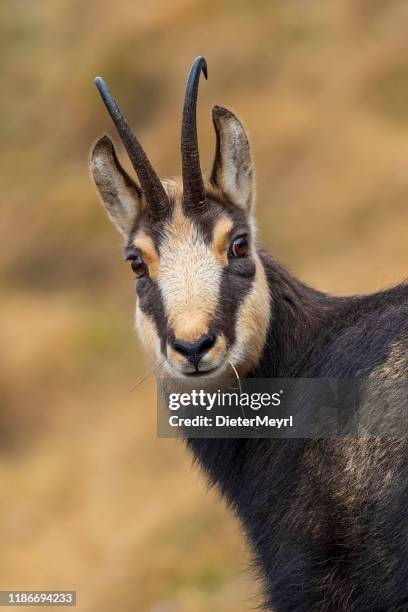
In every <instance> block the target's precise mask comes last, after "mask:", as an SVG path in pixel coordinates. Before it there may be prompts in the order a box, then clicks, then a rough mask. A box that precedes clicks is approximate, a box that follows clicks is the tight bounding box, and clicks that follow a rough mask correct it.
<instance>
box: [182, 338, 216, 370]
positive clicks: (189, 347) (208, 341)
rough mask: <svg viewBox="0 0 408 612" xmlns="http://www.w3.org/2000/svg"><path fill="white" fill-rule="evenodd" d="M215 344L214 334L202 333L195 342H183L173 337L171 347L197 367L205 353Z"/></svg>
mask: <svg viewBox="0 0 408 612" xmlns="http://www.w3.org/2000/svg"><path fill="white" fill-rule="evenodd" d="M214 344H215V336H209V335H204V336H201V338H199V339H198V340H197V341H196V342H184V341H183V340H179V339H178V338H175V340H173V348H174V350H176V351H178V352H179V353H181V354H182V355H184V357H186V358H187V359H188V360H189V362H190V363H192V364H193V366H194V367H195V368H196V370H197V369H198V364H199V363H200V360H201V359H202V357H204V355H205V353H206V352H207V351H209V350H210V348H211V347H212V346H214Z"/></svg>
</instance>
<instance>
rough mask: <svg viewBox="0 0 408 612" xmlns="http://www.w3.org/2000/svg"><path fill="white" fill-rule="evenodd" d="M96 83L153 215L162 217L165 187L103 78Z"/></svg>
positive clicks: (165, 209) (165, 200)
mask: <svg viewBox="0 0 408 612" xmlns="http://www.w3.org/2000/svg"><path fill="white" fill-rule="evenodd" d="M95 84H96V86H97V88H98V90H99V93H100V94H101V98H102V100H103V102H104V104H105V106H106V108H107V110H108V113H109V114H110V116H111V118H112V121H113V123H114V124H115V127H116V129H117V131H118V134H119V136H120V138H121V140H122V142H123V144H124V146H125V149H126V151H127V154H128V155H129V159H130V161H131V162H132V166H133V168H134V169H135V171H136V174H137V176H138V178H139V181H140V186H141V188H142V191H143V193H144V195H145V197H146V201H147V204H148V207H149V211H150V213H151V214H152V216H153V217H155V218H157V219H160V218H162V217H163V215H165V214H166V212H167V210H168V208H169V200H168V197H167V194H166V192H165V190H164V187H163V185H162V184H161V181H160V179H159V177H158V176H157V174H156V172H155V171H154V170H153V166H152V165H151V163H150V161H149V159H148V157H147V155H146V153H145V152H144V150H143V148H142V146H141V145H140V143H139V141H138V140H137V138H136V136H135V135H134V134H133V132H132V130H131V129H130V127H129V125H128V123H127V121H126V119H125V117H124V116H123V115H122V113H121V111H120V109H119V106H118V104H117V102H116V100H115V98H114V97H113V95H112V93H111V92H110V90H109V88H108V86H107V85H106V83H105V81H104V80H103V78H102V77H99V76H98V77H96V79H95Z"/></svg>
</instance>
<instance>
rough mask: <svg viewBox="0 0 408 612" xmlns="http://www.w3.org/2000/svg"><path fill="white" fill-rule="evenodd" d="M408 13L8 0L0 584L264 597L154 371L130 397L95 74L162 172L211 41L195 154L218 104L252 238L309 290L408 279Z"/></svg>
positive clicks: (159, 605) (340, 2) (192, 608)
mask: <svg viewBox="0 0 408 612" xmlns="http://www.w3.org/2000/svg"><path fill="white" fill-rule="evenodd" d="M407 26H408V5H407V3H406V2H405V1H404V0H336V1H333V2H325V1H324V0H315V1H314V2H311V1H310V2H309V1H307V0H280V1H276V2H270V1H267V0H252V1H251V2H244V1H243V0H235V1H234V2H232V0H226V1H224V2H215V1H214V0H207V1H205V0H200V1H193V0H173V1H172V2H168V1H165V0H154V1H152V2H149V3H142V2H135V1H134V0H121V1H119V2H116V3H112V2H111V1H108V0H88V1H87V2H82V1H81V2H80V1H79V0H58V2H55V1H52V0H42V1H41V2H27V1H26V0H2V2H1V4H0V51H1V56H2V92H1V96H0V116H1V117H2V119H1V122H0V135H1V139H0V142H1V148H0V168H1V171H0V176H1V191H0V198H1V201H2V206H1V210H2V217H1V223H0V251H1V253H0V255H1V256H0V271H1V274H0V295H1V318H0V340H1V347H2V357H1V359H0V409H1V419H0V476H1V480H0V482H1V487H0V498H1V503H0V541H1V543H2V547H1V554H0V570H1V571H0V576H1V579H0V588H2V589H5V588H16V589H29V588H33V589H45V588H52V589H77V591H78V600H79V605H78V609H80V610H86V611H90V612H94V611H95V612H96V611H98V612H110V611H111V610H120V611H123V612H130V611H135V610H137V611H143V612H204V611H208V610H217V612H232V611H243V612H245V611H249V610H251V609H253V607H254V606H255V605H256V602H257V601H258V600H257V596H256V585H254V584H253V579H252V578H251V576H250V574H249V573H247V572H246V571H245V570H246V565H247V563H248V556H247V553H246V551H245V546H244V542H243V540H242V537H241V535H240V531H239V528H238V526H237V525H236V524H235V523H234V520H233V519H232V517H231V516H230V514H229V513H228V512H226V511H225V509H224V505H223V503H222V502H221V501H220V500H219V499H218V498H217V496H216V495H215V494H214V493H210V494H208V493H206V491H205V488H206V486H205V481H204V479H203V478H202V476H201V475H200V474H199V473H198V471H197V470H196V469H193V468H192V467H191V465H190V457H189V456H188V455H187V453H186V452H185V451H184V449H183V448H182V445H181V443H180V442H177V441H175V440H157V439H156V433H155V392H154V384H153V381H152V379H151V378H150V379H148V380H147V381H146V382H145V383H143V384H142V385H141V386H139V387H138V388H137V389H136V390H135V391H131V389H132V388H133V387H134V386H135V385H136V383H137V381H138V380H139V379H140V378H141V377H142V376H143V375H144V374H145V373H146V372H147V371H148V364H147V363H146V362H145V361H144V360H143V357H142V355H141V352H140V350H139V348H138V346H137V343H136V341H135V339H134V335H133V332H132V325H133V323H132V317H133V308H134V304H133V302H134V295H133V281H132V276H131V274H130V271H129V270H128V268H127V266H126V265H125V264H124V263H123V261H122V259H121V255H120V240H119V238H118V236H117V235H116V233H115V230H114V229H113V228H112V227H111V225H110V224H109V223H107V222H106V219H105V215H104V212H103V210H102V208H101V206H100V205H99V203H98V201H97V198H96V195H95V192H94V190H93V187H92V185H91V183H90V180H89V177H88V169H87V158H88V153H89V149H90V146H91V143H92V142H93V141H94V140H95V139H96V138H97V137H98V136H99V135H100V134H101V133H102V132H104V131H108V132H110V133H111V134H112V135H113V129H112V126H111V124H110V122H109V120H108V117H107V114H106V111H105V110H104V108H103V107H102V104H101V102H100V100H99V99H98V96H97V93H96V90H95V87H94V85H93V78H94V77H95V76H96V75H97V74H102V75H103V76H104V77H105V78H106V80H107V82H108V83H109V85H110V86H111V88H112V90H113V91H114V93H115V95H116V96H117V98H118V99H119V101H120V102H121V106H122V107H123V110H124V111H125V113H126V114H127V116H128V118H129V120H130V122H131V124H132V125H133V126H134V128H135V130H136V132H137V134H138V136H139V137H140V140H141V141H142V143H143V145H144V146H145V148H146V150H147V151H148V152H149V155H150V157H151V159H152V160H153V161H154V163H155V165H156V167H157V169H158V171H159V172H160V174H161V175H162V176H170V175H174V174H177V173H178V171H179V129H180V115H181V107H182V98H183V90H184V83H185V78H186V75H187V71H188V68H189V66H190V63H191V60H192V58H193V57H194V56H195V55H198V54H204V55H205V56H206V57H207V60H208V65H209V82H208V83H206V82H202V83H201V88H200V118H199V127H200V143H201V152H202V159H203V162H204V164H205V165H206V167H207V168H208V167H209V166H210V164H211V158H212V154H213V148H214V136H213V133H212V125H211V119H210V109H211V106H212V104H215V103H217V104H221V105H224V106H227V107H230V108H232V109H233V110H234V111H235V112H236V113H237V114H238V115H239V116H240V117H242V119H243V121H244V123H245V125H246V127H247V128H248V130H249V132H250V134H251V137H252V142H253V148H254V154H255V160H256V165H257V177H258V204H257V212H258V219H259V229H260V238H261V240H262V241H263V243H264V244H265V245H266V246H268V247H269V248H270V249H271V251H272V252H273V253H274V254H275V255H276V256H277V257H278V258H279V259H280V260H281V261H283V262H285V263H286V264H287V265H288V266H289V267H290V268H291V269H292V270H293V271H294V272H295V273H296V274H297V275H298V276H300V277H302V278H303V279H304V280H306V281H308V282H310V283H313V284H314V285H316V286H317V287H319V288H320V289H323V290H327V291H332V292H338V293H341V294H345V293H349V292H350V293H351V292H364V291H369V290H375V289H378V288H380V287H382V286H385V285H391V284H393V283H395V282H398V281H399V280H401V279H402V278H403V277H404V276H405V275H406V268H407V259H408V241H407V233H408V205H407V199H408V172H407V170H408V39H407V36H406V32H407ZM116 142H117V139H116ZM123 159H124V160H125V158H124V157H123Z"/></svg>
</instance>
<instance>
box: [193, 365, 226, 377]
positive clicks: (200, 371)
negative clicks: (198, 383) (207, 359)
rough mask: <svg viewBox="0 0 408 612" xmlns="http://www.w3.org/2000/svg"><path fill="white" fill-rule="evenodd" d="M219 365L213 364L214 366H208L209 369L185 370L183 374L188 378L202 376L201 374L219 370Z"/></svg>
mask: <svg viewBox="0 0 408 612" xmlns="http://www.w3.org/2000/svg"><path fill="white" fill-rule="evenodd" d="M219 369H220V368H219V366H215V367H214V368H210V369H209V370H196V371H194V372H185V373H184V376H188V377H189V378H202V377H203V376H209V375H210V374H212V373H213V372H216V371H217V370H219Z"/></svg>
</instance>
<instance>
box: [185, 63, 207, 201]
mask: <svg viewBox="0 0 408 612" xmlns="http://www.w3.org/2000/svg"><path fill="white" fill-rule="evenodd" d="M201 72H203V74H204V76H205V78H207V76H208V75H207V63H206V61H205V58H204V57H202V56H199V57H196V58H195V60H194V61H193V64H192V66H191V70H190V74H189V76H188V80H187V87H186V95H185V98H184V108H183V122H182V127H181V162H182V169H183V190H184V202H185V205H186V206H187V208H189V209H190V210H194V211H195V212H197V213H201V212H204V211H205V210H206V208H207V203H206V198H205V190H204V182H203V177H202V174H201V168H200V155H199V153H198V140H197V121H196V111H197V93H198V82H199V80H200V74H201Z"/></svg>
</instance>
